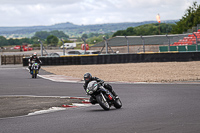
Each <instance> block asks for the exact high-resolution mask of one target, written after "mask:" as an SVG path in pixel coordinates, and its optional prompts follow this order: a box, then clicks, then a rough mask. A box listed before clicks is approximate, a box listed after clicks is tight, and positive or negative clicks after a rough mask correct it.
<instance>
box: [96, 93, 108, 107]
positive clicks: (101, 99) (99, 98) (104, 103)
mask: <svg viewBox="0 0 200 133" xmlns="http://www.w3.org/2000/svg"><path fill="white" fill-rule="evenodd" d="M96 100H97V102H98V103H99V105H100V106H101V107H102V108H103V109H104V110H110V105H109V104H108V102H107V101H104V98H103V97H102V96H101V95H97V96H96Z"/></svg>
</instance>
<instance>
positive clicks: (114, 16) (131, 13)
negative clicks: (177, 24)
mask: <svg viewBox="0 0 200 133" xmlns="http://www.w3.org/2000/svg"><path fill="white" fill-rule="evenodd" d="M194 1H195V0H0V27H2V26H38V25H53V24H56V23H65V22H71V23H74V24H78V25H81V24H84V25H87V24H102V23H119V22H142V21H149V20H155V21H156V15H157V14H158V13H159V14H160V19H161V22H162V20H174V19H181V17H182V16H183V15H184V13H185V11H186V9H187V8H188V7H189V6H191V5H192V4H193V2H194ZM196 1H197V4H200V0H196Z"/></svg>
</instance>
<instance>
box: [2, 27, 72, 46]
mask: <svg viewBox="0 0 200 133" xmlns="http://www.w3.org/2000/svg"><path fill="white" fill-rule="evenodd" d="M59 38H63V39H64V40H66V42H70V41H68V40H67V39H68V38H69V36H68V35H66V34H65V33H64V32H63V31H58V30H55V31H50V32H47V31H40V32H36V33H35V35H34V36H33V37H32V38H22V39H13V38H10V39H6V38H5V37H4V36H0V46H8V45H22V44H23V43H27V44H34V46H39V42H38V40H41V41H42V42H43V43H45V44H47V45H49V46H56V45H58V43H59V41H60V40H59ZM59 45H62V44H61V43H59Z"/></svg>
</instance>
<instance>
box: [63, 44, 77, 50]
mask: <svg viewBox="0 0 200 133" xmlns="http://www.w3.org/2000/svg"><path fill="white" fill-rule="evenodd" d="M75 47H76V43H64V48H66V49H73V48H75ZM60 48H63V45H62V46H61V47H60Z"/></svg>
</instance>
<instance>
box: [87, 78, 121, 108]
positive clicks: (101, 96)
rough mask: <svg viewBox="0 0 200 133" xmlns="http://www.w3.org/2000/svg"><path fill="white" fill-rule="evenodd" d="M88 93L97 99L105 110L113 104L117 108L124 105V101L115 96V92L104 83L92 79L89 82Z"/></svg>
mask: <svg viewBox="0 0 200 133" xmlns="http://www.w3.org/2000/svg"><path fill="white" fill-rule="evenodd" d="M86 93H87V94H88V95H90V96H91V97H92V98H93V99H95V100H96V101H97V102H98V103H99V105H100V106H101V107H102V108H103V109H104V110H109V109H110V107H111V106H112V105H113V106H114V107H115V108H116V109H119V108H121V107H122V102H121V100H120V99H119V98H115V97H114V96H113V94H112V93H111V92H110V91H109V90H107V89H106V88H104V87H103V83H97V81H90V82H89V83H88V86H87V89H86Z"/></svg>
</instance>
